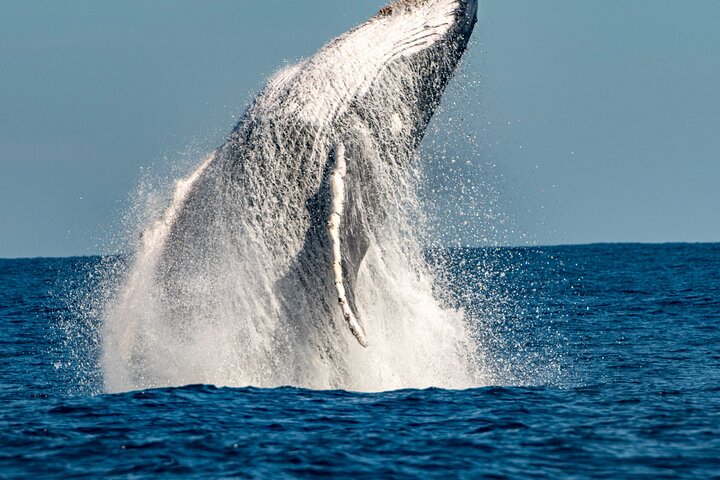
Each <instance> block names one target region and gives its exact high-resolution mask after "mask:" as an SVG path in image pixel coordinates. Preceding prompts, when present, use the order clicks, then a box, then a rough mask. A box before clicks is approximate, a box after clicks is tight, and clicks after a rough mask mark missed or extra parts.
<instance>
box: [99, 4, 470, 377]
mask: <svg viewBox="0 0 720 480" xmlns="http://www.w3.org/2000/svg"><path fill="white" fill-rule="evenodd" d="M476 9H477V1H476V0H399V1H396V2H395V3H393V4H391V5H390V6H388V7H385V8H384V9H383V10H381V11H380V13H378V14H377V15H376V16H374V17H373V18H371V19H370V20H369V21H368V22H366V23H364V24H362V25H360V26H358V27H357V28H355V29H353V30H351V31H349V32H348V33H346V34H344V35H342V36H340V37H338V38H337V39H335V40H333V41H331V42H330V43H328V44H327V45H326V46H325V47H323V48H322V49H321V50H320V51H319V52H318V53H317V54H315V55H314V56H312V57H310V58H309V59H307V60H305V61H303V62H300V63H299V64H297V65H294V66H291V67H288V68H285V69H284V70H282V71H280V72H279V73H278V74H276V75H275V76H274V77H273V78H272V79H271V80H270V81H269V83H268V85H267V86H266V87H265V89H264V90H263V91H262V92H261V93H260V95H259V96H258V97H257V98H256V99H255V100H254V102H253V104H252V105H251V106H250V107H249V109H248V111H247V112H246V113H245V115H244V116H243V118H242V119H241V121H240V122H239V123H238V125H237V126H236V128H235V129H234V130H233V132H232V134H231V135H230V137H229V138H228V140H227V141H226V143H225V144H223V145H222V146H221V147H220V148H219V149H218V150H217V151H216V152H214V153H213V154H212V155H211V156H210V157H209V158H208V159H207V160H206V161H205V162H203V163H202V165H201V166H200V167H199V168H198V169H197V170H196V171H195V172H194V173H193V175H192V176H191V177H190V178H188V179H187V180H185V181H184V182H182V183H180V185H179V186H178V188H177V189H176V193H175V198H174V200H173V203H172V205H171V207H170V208H169V209H168V211H166V213H165V214H164V216H163V218H161V219H160V220H159V222H158V223H157V224H156V225H155V226H154V227H153V228H151V229H150V230H149V231H148V232H146V233H145V235H144V237H143V239H144V244H143V246H141V248H140V249H139V252H138V256H137V259H136V266H135V267H134V268H133V270H134V271H133V272H131V274H130V276H131V277H132V275H133V274H135V275H137V276H138V278H137V279H135V280H133V279H132V278H130V280H128V281H127V282H126V286H125V287H124V289H123V292H122V295H121V297H122V299H121V301H120V302H119V303H120V305H124V306H123V307H122V308H123V309H125V310H134V309H136V310H143V309H144V310H147V309H148V308H150V309H152V310H153V312H154V313H153V314H152V316H153V321H154V322H156V323H157V331H155V332H154V333H150V334H148V333H147V332H145V330H147V327H143V328H139V327H138V325H139V323H147V322H146V321H145V320H142V319H141V320H138V318H137V317H138V316H140V317H142V316H147V315H148V314H147V311H144V312H141V311H125V312H124V313H123V314H122V315H124V316H132V317H133V318H132V319H130V320H127V319H126V321H125V322H124V323H125V325H124V326H116V327H114V328H118V329H121V330H123V333H122V334H121V335H119V336H118V335H116V337H118V338H121V339H122V340H121V341H120V345H106V346H105V357H106V358H105V361H106V362H107V361H109V358H110V357H112V358H114V360H113V361H121V362H124V363H125V365H126V368H125V369H123V376H124V380H122V381H121V382H120V383H122V382H125V383H128V384H131V385H135V384H138V383H140V384H142V383H143V380H142V379H143V378H146V377H153V378H154V380H153V381H154V382H155V383H158V384H163V383H172V382H173V381H174V380H173V379H172V373H171V372H168V371H167V370H168V369H167V368H165V367H163V368H157V364H158V362H160V363H162V361H163V360H162V355H163V353H162V352H160V351H151V349H148V348H147V344H148V342H151V340H150V339H149V338H150V337H152V336H153V335H162V334H161V333H160V332H161V331H164V329H173V330H174V331H175V332H181V333H180V334H178V335H177V341H178V342H180V343H182V342H183V341H186V342H188V344H192V343H193V342H194V339H192V338H189V337H188V338H185V337H184V336H183V335H188V336H190V335H192V336H197V335H213V334H215V335H224V334H228V335H233V336H236V337H238V338H236V339H235V340H234V341H235V343H234V344H235V345H236V346H237V348H238V350H239V351H240V353H239V354H237V355H235V356H234V358H235V359H236V360H237V362H238V364H241V363H242V362H251V363H252V362H260V363H263V364H264V366H263V369H264V371H265V372H266V373H267V375H269V376H272V377H273V379H274V380H272V381H271V382H270V383H279V384H285V383H292V384H296V383H298V382H301V381H300V380H298V379H301V378H306V379H309V380H308V381H307V382H306V383H307V384H309V385H321V386H338V385H342V384H343V381H342V380H341V379H342V378H343V377H345V376H346V374H347V371H348V369H351V368H352V367H351V365H350V363H351V362H352V361H353V360H352V358H350V357H352V355H351V354H350V352H354V354H353V355H362V353H361V352H363V351H364V352H366V353H365V354H366V355H367V354H369V353H368V352H369V350H371V349H372V348H373V339H374V338H377V336H378V335H380V334H382V332H381V331H379V329H374V328H372V326H371V325H370V324H368V323H366V320H368V322H371V319H369V317H367V310H368V308H364V307H363V306H362V305H359V302H358V290H357V282H358V273H359V270H360V268H361V266H362V264H363V260H364V259H365V258H366V256H367V255H368V251H369V249H371V248H372V246H373V245H375V254H376V255H375V256H376V258H382V255H383V251H382V250H383V248H382V245H384V244H385V243H384V241H383V240H382V238H384V237H385V236H388V235H390V236H392V235H396V237H393V238H394V239H395V240H394V241H396V242H397V240H398V239H399V237H397V235H398V234H399V235H400V236H402V232H400V233H398V232H399V230H402V228H404V227H402V226H401V224H403V222H404V220H402V219H400V218H399V217H400V216H401V214H400V213H399V212H401V211H402V210H403V208H404V207H403V205H402V203H403V197H402V192H403V191H405V190H407V188H409V187H408V178H407V177H408V163H409V162H410V160H411V158H412V156H413V155H414V154H415V151H416V148H417V147H418V145H419V143H420V141H421V140H422V138H423V135H424V132H425V129H426V127H427V124H428V122H429V120H430V118H431V116H432V114H433V112H434V111H435V109H436V108H437V106H438V104H439V102H440V98H441V96H442V93H443V91H444V90H445V87H446V85H447V83H448V81H449V79H450V78H451V76H452V74H453V72H454V70H455V68H456V66H457V64H458V62H459V60H460V58H461V56H462V54H463V52H464V51H465V49H466V46H467V42H468V39H469V36H470V34H471V32H472V29H473V26H474V24H475V18H476ZM340 164H342V171H340V170H339V167H338V165H340ZM340 173H342V175H341V176H340ZM333 179H334V180H333ZM333 182H335V183H333ZM338 202H339V204H340V207H339V208H340V211H336V210H337V208H338V207H337V205H338ZM334 205H335V207H334ZM333 218H336V219H337V221H333V220H332V219H333ZM406 220H407V219H406ZM333 222H335V224H336V225H335V229H334V230H333V227H332V224H333ZM328 225H330V232H329V230H328ZM338 227H339V228H338ZM393 232H394V233H393ZM400 240H402V239H400ZM408 244H409V245H412V241H409V240H408ZM399 249H400V251H402V249H403V247H402V246H400V247H399ZM411 249H412V248H411ZM334 251H335V252H336V253H337V254H336V255H334V254H333V252H334ZM401 256H402V255H401ZM334 262H335V263H336V266H337V265H339V267H338V268H334V267H333V263H334ZM377 262H378V263H377V264H378V265H382V264H383V263H382V260H378V261H377ZM139 264H143V265H144V266H143V267H141V268H140V267H138V265H139ZM386 266H387V265H385V267H386ZM368 268H369V269H373V267H368ZM383 268H384V267H377V268H375V270H376V272H375V275H380V274H379V273H377V272H378V271H381V270H382V269H383ZM421 269H422V267H421ZM138 270H141V271H142V273H139V272H138ZM340 270H341V271H340ZM334 272H335V273H334ZM338 275H340V277H338ZM369 275H370V276H372V274H369ZM140 277H143V280H140ZM149 278H151V280H149ZM367 281H369V282H372V279H369V280H367ZM138 282H143V284H146V285H149V284H150V283H151V284H152V288H153V291H154V293H153V295H152V296H151V297H152V300H151V303H152V307H148V306H147V305H144V304H143V306H140V305H136V307H129V305H132V304H135V303H138V301H137V300H134V298H135V297H134V296H138V295H140V296H142V295H145V294H144V293H141V292H139V289H140V288H144V287H138V286H137V285H134V286H133V283H135V284H138ZM339 295H340V303H341V304H342V308H340V307H338V296H339ZM342 295H346V296H345V297H343V296H342ZM123 299H124V300H123ZM143 302H144V301H143ZM220 304H222V305H223V306H222V308H221V307H219V305H220ZM348 307H349V309H348ZM228 308H232V309H234V310H233V311H234V312H236V314H237V315H238V316H240V317H242V318H236V319H235V321H236V322H239V323H243V322H244V323H245V324H247V328H242V329H241V330H239V331H238V330H236V329H234V328H229V330H228V331H227V332H224V331H223V330H224V329H225V328H226V325H225V323H223V322H225V321H226V320H223V322H221V323H222V325H221V324H220V323H218V318H217V317H218V313H217V312H218V311H223V312H227V310H228ZM116 310H117V308H116ZM348 312H352V313H348ZM355 313H358V317H359V320H358V319H357V318H355V319H354V320H356V321H359V322H360V324H362V325H363V326H364V330H365V332H362V331H360V332H358V331H356V330H353V333H355V336H356V337H357V339H358V340H359V341H360V342H361V343H363V344H365V343H366V336H367V343H369V344H370V349H369V350H363V349H362V348H360V347H359V346H358V345H357V343H355V342H354V341H353V339H352V336H351V335H350V333H349V332H348V330H347V329H346V328H345V326H344V323H345V322H344V321H343V314H345V317H346V320H348V322H350V319H349V318H348V315H350V316H352V317H354V314H355ZM115 314H116V315H117V312H116V313H115ZM269 319H271V320H269ZM377 321H378V320H377V319H374V317H373V319H372V322H374V323H373V324H377ZM382 321H383V322H386V321H387V322H391V321H392V319H383V320H382ZM372 322H371V323H372ZM109 323H112V322H109ZM201 323H204V326H202V327H199V325H200V324H201ZM153 328H154V327H153ZM360 328H362V327H360ZM151 329H152V328H151ZM198 329H200V330H203V331H202V332H199V331H198ZM351 329H352V325H351ZM141 331H142V332H144V333H142V332H141ZM182 332H185V333H184V334H183V333H182ZM115 333H117V332H115ZM408 334H409V335H411V334H412V333H408ZM339 338H340V339H343V340H342V341H338V339H339ZM358 349H359V350H358ZM308 351H311V352H314V353H312V354H308V353H307V352H308ZM108 355H109V356H108ZM231 356H232V355H231ZM118 357H122V358H121V359H119V358H118ZM175 361H176V362H178V361H180V362H182V359H179V360H175ZM318 365H321V366H322V368H318ZM160 370H162V371H160ZM240 370H242V367H240ZM261 370H262V369H261ZM268 372H272V373H268ZM279 372H280V373H279ZM318 372H320V373H319V374H318ZM254 375H255V376H256V377H258V378H249V379H248V380H247V383H253V384H263V382H264V380H267V378H265V379H263V378H262V373H256V374H254ZM313 375H315V376H317V375H319V376H320V378H319V379H317V381H315V380H313V379H312V377H313ZM250 377H252V375H251V376H250ZM243 378H245V377H243Z"/></svg>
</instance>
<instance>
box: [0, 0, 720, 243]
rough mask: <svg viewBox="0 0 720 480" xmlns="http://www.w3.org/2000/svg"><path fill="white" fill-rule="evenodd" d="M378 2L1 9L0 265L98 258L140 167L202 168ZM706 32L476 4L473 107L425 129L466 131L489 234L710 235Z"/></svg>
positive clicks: (718, 210) (514, 238)
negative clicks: (452, 124)
mask: <svg viewBox="0 0 720 480" xmlns="http://www.w3.org/2000/svg"><path fill="white" fill-rule="evenodd" d="M382 4H383V2H382V1H378V0H353V1H349V0H348V1H337V0H313V1H310V0H308V1H300V0H297V1H288V0H262V1H260V0H234V1H230V0H223V1H219V0H205V1H199V0H196V1H187V0H155V1H152V2H148V1H140V0H126V1H123V2H110V1H97V0H68V1H65V2H57V1H53V0H45V1H43V0H33V1H27V0H3V1H2V2H1V3H0V65H1V66H2V67H1V68H0V257H14V256H64V255H80V254H89V253H97V252H100V251H102V250H103V249H104V248H106V247H105V245H106V241H107V239H108V238H112V237H113V236H114V235H116V230H117V229H118V224H119V220H120V219H121V218H122V216H123V213H124V212H126V211H127V210H128V208H129V206H130V203H131V195H130V194H131V193H132V192H133V191H134V190H135V189H136V188H137V185H138V182H139V180H140V178H141V176H142V175H143V171H147V169H148V168H149V169H151V170H152V169H153V168H155V169H156V170H158V171H162V170H163V169H166V171H168V170H167V169H168V168H169V167H168V166H169V165H172V164H173V163H182V162H186V163H187V162H188V161H189V159H190V158H195V157H197V159H198V160H199V155H200V152H203V151H208V150H210V149H211V148H212V147H214V146H216V145H217V144H219V143H220V142H221V141H222V139H223V137H224V135H226V133H227V132H228V131H229V130H230V129H231V128H232V126H233V124H234V121H235V119H236V117H237V116H238V115H239V114H241V113H242V111H243V109H244V108H245V106H246V105H247V103H248V101H249V99H250V98H251V94H252V92H257V91H258V90H259V88H260V87H261V86H262V84H263V81H264V79H265V78H266V77H267V76H268V75H269V74H271V73H272V72H273V71H274V70H275V69H276V68H277V67H278V66H279V65H281V64H282V63H283V62H288V61H294V60H297V59H298V58H301V57H303V56H307V55H309V54H311V53H312V52H314V51H315V50H316V49H317V48H318V47H320V46H321V45H322V44H323V43H324V42H325V41H327V40H329V39H330V38H332V37H333V36H335V35H337V34H339V33H341V32H343V31H345V30H346V29H348V28H349V27H351V26H353V25H355V24H357V23H359V22H360V21H362V20H364V19H366V18H367V17H368V16H370V15H371V14H373V13H374V12H375V11H376V10H377V9H378V8H379V7H380V6H381V5H382ZM718 24H720V2H717V1H716V0H693V1H692V2H681V1H678V0H672V1H669V0H645V1H639V0H625V1H620V0H614V1H605V2H580V1H577V0H547V1H543V2H538V1H536V0H487V1H483V2H482V4H481V10H480V19H479V23H478V26H477V30H476V38H475V43H474V45H473V47H472V49H473V50H472V52H471V54H470V55H469V57H468V59H467V60H468V62H467V64H466V65H465V70H464V75H463V79H462V81H463V82H467V84H468V85H469V86H468V87H467V88H466V89H465V96H466V97H468V96H469V97H471V98H470V101H469V102H468V101H456V102H455V103H458V104H461V106H456V107H454V108H453V109H450V113H447V112H445V113H443V114H441V117H440V118H439V122H440V123H441V122H444V121H447V120H448V117H449V116H451V115H458V114H460V115H461V116H463V118H465V119H466V120H465V124H464V126H463V128H464V129H465V130H467V131H469V132H472V133H473V134H474V136H475V140H476V142H477V143H478V145H479V147H478V148H477V149H476V150H475V151H474V152H473V153H472V156H473V157H474V158H473V159H472V165H469V166H465V167H463V168H468V169H477V171H480V172H481V173H483V172H485V171H489V172H490V175H489V176H488V178H487V179H486V180H485V181H486V183H489V184H490V185H486V187H484V188H487V189H488V190H492V191H493V192H494V193H493V195H495V197H494V200H493V202H492V203H493V208H495V209H498V210H500V211H502V213H503V215H504V216H506V217H508V218H510V219H511V221H510V222H509V224H512V228H510V227H503V228H507V229H508V230H512V232H506V233H505V234H504V235H501V236H500V237H501V238H502V239H504V240H505V241H507V242H508V243H522V242H526V241H530V242H535V243H540V244H557V243H585V242H600V241H641V242H664V241H720V186H719V185H718V182H719V181H720V133H719V132H720V128H719V127H720V94H719V93H718V92H719V91H720V28H718ZM453 95H456V94H454V93H452V92H451V94H450V97H449V100H450V101H451V102H452V101H453V100H459V99H460V98H453ZM443 115H444V116H443ZM440 126H441V127H442V124H441V125H440ZM490 165H494V167H490ZM476 176H478V175H476ZM447 195H449V197H448V198H449V200H448V203H452V201H453V195H454V194H452V193H450V194H447ZM459 218H460V217H455V216H453V215H449V216H448V218H447V220H446V221H447V222H449V223H451V224H453V223H455V224H457V223H458V222H459ZM480 228H481V229H483V228H487V226H481V227H480ZM459 230H461V229H459ZM475 230H476V229H474V228H468V230H467V231H468V232H474V231H475ZM475 240H476V238H475V236H474V234H470V233H468V234H467V235H466V236H465V238H463V241H465V242H468V243H470V242H473V241H475Z"/></svg>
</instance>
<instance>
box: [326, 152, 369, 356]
mask: <svg viewBox="0 0 720 480" xmlns="http://www.w3.org/2000/svg"><path fill="white" fill-rule="evenodd" d="M346 173H347V167H346V164H345V145H344V144H342V143H340V144H338V145H336V147H335V168H334V169H333V171H332V173H331V174H330V195H331V197H330V198H331V201H330V217H329V218H328V222H327V228H328V233H329V235H330V242H331V244H332V262H333V264H332V267H333V276H334V282H335V289H336V290H337V297H338V304H339V305H340V308H341V309H342V314H343V317H344V318H345V321H346V322H347V324H348V327H350V331H351V332H352V334H353V335H354V336H355V338H356V339H357V341H358V343H360V345H362V346H363V347H367V345H368V344H367V339H366V338H365V332H364V331H363V329H362V326H361V325H360V323H359V322H358V319H357V316H356V315H355V314H354V313H353V311H352V309H351V308H350V303H349V302H348V298H347V294H346V291H345V283H344V278H343V267H342V254H341V244H340V226H341V223H342V217H343V213H344V210H345V175H346Z"/></svg>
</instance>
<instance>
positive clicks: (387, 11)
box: [378, 5, 393, 17]
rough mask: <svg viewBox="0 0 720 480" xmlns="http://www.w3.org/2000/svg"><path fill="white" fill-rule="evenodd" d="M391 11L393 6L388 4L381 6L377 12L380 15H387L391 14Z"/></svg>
mask: <svg viewBox="0 0 720 480" xmlns="http://www.w3.org/2000/svg"><path fill="white" fill-rule="evenodd" d="M392 12H393V7H391V6H390V5H388V6H387V7H383V8H381V9H380V11H379V12H378V14H379V15H380V16H381V17H387V16H388V15H392Z"/></svg>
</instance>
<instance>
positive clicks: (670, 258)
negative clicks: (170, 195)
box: [0, 244, 720, 479]
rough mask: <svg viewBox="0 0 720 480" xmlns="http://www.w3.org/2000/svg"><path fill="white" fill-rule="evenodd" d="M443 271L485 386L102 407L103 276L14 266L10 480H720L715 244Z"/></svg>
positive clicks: (87, 262) (499, 255)
mask: <svg viewBox="0 0 720 480" xmlns="http://www.w3.org/2000/svg"><path fill="white" fill-rule="evenodd" d="M444 258H445V260H444V261H443V262H440V263H441V264H442V267H441V268H443V269H444V270H445V271H446V272H447V276H448V279H449V283H450V284H451V285H452V292H453V295H452V297H451V298H448V299H445V301H446V302H447V303H448V305H449V306H451V307H454V308H460V309H463V310H464V311H466V312H467V315H468V318H470V319H471V321H473V322H475V324H476V325H475V326H476V329H477V331H478V335H479V339H480V342H479V343H480V345H481V348H482V349H483V352H482V358H483V362H484V366H483V368H484V369H485V370H486V371H488V372H490V374H489V376H488V377H487V378H488V385H485V386H479V387H478V388H473V389H469V390H462V391H453V390H442V389H432V388H431V389H427V390H400V391H391V392H382V393H354V392H347V391H312V390H304V389H298V388H292V387H282V388H277V389H258V388H253V387H246V388H218V387H215V386H209V385H189V386H179V387H177V388H163V389H154V390H145V391H134V392H127V393H119V394H104V393H103V384H102V373H101V371H100V368H99V367H98V363H97V358H98V351H97V344H98V343H97V338H96V337H95V336H94V335H93V333H92V332H93V331H95V329H96V327H97V325H96V324H93V320H92V319H93V318H94V317H93V312H92V311H90V312H88V311H86V310H84V309H85V308H86V307H85V306H86V305H88V303H87V302H86V301H85V299H86V298H87V296H88V295H92V291H93V283H94V282H95V281H96V279H95V278H94V276H93V272H95V271H96V267H97V265H98V264H99V263H100V262H103V259H101V258H96V257H88V258H62V259H27V260H26V259H20V260H0V325H1V327H0V328H1V330H0V332H1V333H2V335H0V478H18V477H28V478H48V477H63V478H67V477H82V476H88V477H123V478H169V477H194V478H218V477H234V478H298V477H315V476H318V477H320V476H323V477H348V478H444V479H445V478H482V477H485V478H607V477H614V478H653V479H655V478H713V477H714V478H720V244H697V245H690V244H667V245H630V244H628V245H623V244H617V245H587V246H563V247H542V248H518V249H513V248H498V249H458V250H451V251H448V252H444ZM95 321H97V320H95ZM80 324H82V325H80Z"/></svg>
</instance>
